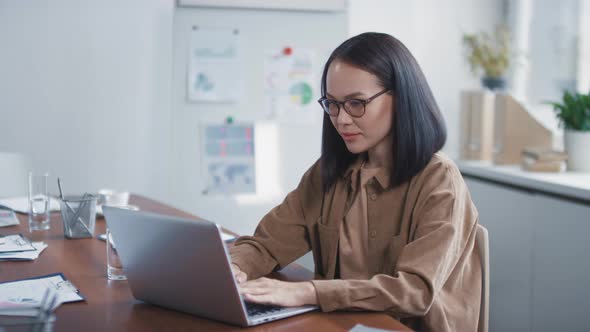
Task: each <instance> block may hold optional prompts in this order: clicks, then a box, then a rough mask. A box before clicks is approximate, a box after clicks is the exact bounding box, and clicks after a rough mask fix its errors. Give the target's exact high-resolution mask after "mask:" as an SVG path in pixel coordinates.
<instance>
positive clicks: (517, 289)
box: [465, 178, 533, 332]
mask: <svg viewBox="0 0 590 332" xmlns="http://www.w3.org/2000/svg"><path fill="white" fill-rule="evenodd" d="M465 181H466V183H467V186H468V187H469V190H470V192H471V195H472V199H473V202H474V203H475V205H476V207H477V209H478V211H479V222H480V224H482V225H484V226H485V227H486V228H487V229H488V231H489V237H490V326H489V329H490V331H503V332H508V331H530V330H531V324H530V317H531V298H532V285H531V280H532V279H531V277H532V275H531V273H532V257H533V252H532V240H533V231H532V203H533V194H532V193H530V192H527V191H521V190H518V189H512V188H510V187H505V186H501V185H497V184H494V183H491V182H486V181H481V180H478V179H474V178H466V179H465Z"/></svg>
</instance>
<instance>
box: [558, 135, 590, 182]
mask: <svg viewBox="0 0 590 332" xmlns="http://www.w3.org/2000/svg"><path fill="white" fill-rule="evenodd" d="M564 143H565V144H564V145H565V151H566V152H567V154H568V158H567V169H568V170H569V171H575V172H590V131H579V130H571V129H566V130H565V133H564Z"/></svg>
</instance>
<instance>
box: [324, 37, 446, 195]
mask: <svg viewBox="0 0 590 332" xmlns="http://www.w3.org/2000/svg"><path fill="white" fill-rule="evenodd" d="M334 60H339V61H343V62H345V63H348V64H350V65H353V66H355V67H357V68H360V69H362V70H365V71H367V72H369V73H371V74H373V75H375V76H376V77H377V78H378V80H379V82H380V84H381V85H382V86H383V88H387V89H389V90H390V91H391V92H390V93H391V94H392V95H393V117H392V144H391V151H392V152H393V164H392V166H391V167H392V169H391V170H390V174H391V176H390V179H391V183H390V185H391V186H397V185H399V184H402V183H404V182H406V181H408V180H409V179H411V178H412V177H413V176H414V175H416V174H417V173H418V172H420V171H421V170H422V169H424V167H426V165H427V164H428V162H429V161H430V159H431V158H432V156H433V155H434V153H436V152H437V151H439V150H440V149H441V148H442V147H443V145H444V144H445V141H446V137H447V133H446V128H445V123H444V120H443V117H442V114H441V113H440V110H439V109H438V106H437V104H436V101H435V100H434V96H433V95H432V91H431V90H430V87H429V86H428V83H427V82H426V78H425V77H424V74H423V73H422V70H421V69H420V66H418V63H417V62H416V59H414V57H413V56H412V54H411V53H410V51H409V50H408V49H407V48H406V47H405V46H404V45H403V44H402V43H401V42H400V41H399V40H397V39H396V38H394V37H392V36H390V35H388V34H384V33H376V32H368V33H363V34H360V35H358V36H355V37H352V38H350V39H348V40H346V41H345V42H344V43H342V44H341V45H340V46H338V47H337V48H336V49H335V50H334V51H333V52H332V54H331V55H330V58H329V59H328V61H327V62H326V65H325V67H324V71H323V74H322V83H321V84H322V86H321V92H322V96H325V95H326V92H327V91H326V90H327V86H326V76H327V73H328V68H329V67H330V64H331V63H332V62H333V61H334ZM356 158H357V155H355V154H353V153H351V152H350V151H348V149H347V148H346V145H345V144H344V141H343V140H342V138H341V137H340V135H339V134H338V132H337V131H336V129H335V128H334V126H333V125H332V122H331V121H330V117H329V116H328V115H327V114H325V113H324V123H323V132H322V156H321V169H322V181H323V189H324V191H325V192H326V191H328V190H329V189H330V188H331V187H332V185H334V183H335V182H336V181H337V180H338V177H340V176H342V175H343V173H344V172H345V171H346V169H347V168H348V167H349V166H350V164H351V163H352V162H353V161H354V160H355V159H356Z"/></svg>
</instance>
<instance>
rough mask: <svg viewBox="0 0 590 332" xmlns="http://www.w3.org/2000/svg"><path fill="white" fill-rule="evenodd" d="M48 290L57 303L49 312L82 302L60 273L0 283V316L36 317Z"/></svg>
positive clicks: (76, 291) (70, 284)
mask: <svg viewBox="0 0 590 332" xmlns="http://www.w3.org/2000/svg"><path fill="white" fill-rule="evenodd" d="M48 289H50V290H51V291H53V292H55V293H57V301H56V302H55V304H54V305H53V307H52V308H50V309H51V310H55V308H57V307H59V305H61V304H62V303H67V302H77V301H82V300H84V297H82V296H80V294H79V293H78V289H76V287H75V286H74V285H72V283H70V282H69V281H68V280H67V279H66V278H65V277H64V276H63V274H61V273H56V274H51V275H46V276H42V277H38V278H33V279H23V280H17V281H9V282H5V283H0V315H11V316H36V315H37V314H38V308H39V307H40V306H41V305H42V302H43V300H44V296H45V295H46V293H47V290H48Z"/></svg>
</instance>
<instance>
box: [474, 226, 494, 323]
mask: <svg viewBox="0 0 590 332" xmlns="http://www.w3.org/2000/svg"><path fill="white" fill-rule="evenodd" d="M475 246H476V247H477V251H478V252H479V257H480V259H481V277H482V278H481V281H482V285H481V306H480V308H479V325H478V327H477V331H478V332H488V324H489V320H490V242H489V238H488V230H487V229H486V228H485V227H483V226H482V225H479V224H478V225H477V233H476V234H475Z"/></svg>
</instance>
